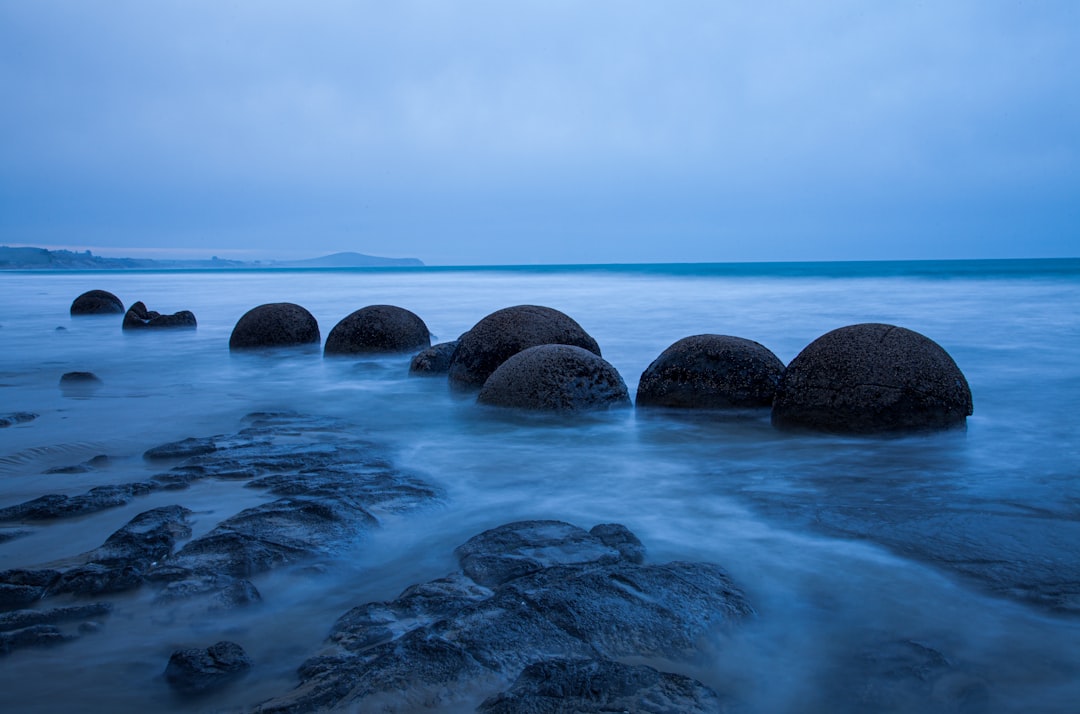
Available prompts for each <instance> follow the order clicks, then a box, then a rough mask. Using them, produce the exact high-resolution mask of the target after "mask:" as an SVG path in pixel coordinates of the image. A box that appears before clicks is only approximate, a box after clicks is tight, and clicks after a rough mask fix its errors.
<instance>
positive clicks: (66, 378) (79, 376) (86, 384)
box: [60, 372, 103, 398]
mask: <svg viewBox="0 0 1080 714" xmlns="http://www.w3.org/2000/svg"><path fill="white" fill-rule="evenodd" d="M102 385H103V382H102V381H101V379H100V378H99V377H98V376H97V375H96V374H94V373H93V372H67V373H65V374H63V375H62V376H61V377H60V393H61V394H63V395H64V396H65V397H76V398H80V397H89V396H90V395H92V394H93V393H94V392H96V391H97V390H99V389H101V387H102Z"/></svg>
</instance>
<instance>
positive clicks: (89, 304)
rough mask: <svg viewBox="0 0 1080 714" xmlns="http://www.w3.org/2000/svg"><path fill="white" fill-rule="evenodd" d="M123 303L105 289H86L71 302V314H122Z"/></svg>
mask: <svg viewBox="0 0 1080 714" xmlns="http://www.w3.org/2000/svg"><path fill="white" fill-rule="evenodd" d="M123 312H124V303H122V302H120V298H118V297H116V296H115V295H113V294H112V293H110V292H108V291H107V290H88V291H86V292H85V293H83V294H82V295H80V296H79V297H77V298H75V299H74V300H73V301H72V303H71V314H72V315H111V314H114V313H115V314H123Z"/></svg>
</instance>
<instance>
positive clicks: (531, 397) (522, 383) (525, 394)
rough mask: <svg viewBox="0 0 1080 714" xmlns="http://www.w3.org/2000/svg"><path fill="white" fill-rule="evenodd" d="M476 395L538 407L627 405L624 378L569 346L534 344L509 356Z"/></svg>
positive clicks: (487, 401)
mask: <svg viewBox="0 0 1080 714" xmlns="http://www.w3.org/2000/svg"><path fill="white" fill-rule="evenodd" d="M476 400H477V401H478V402H479V403H481V404H488V405H491V406H496V407H515V408H518V409H532V410H540V411H587V410H591V409H609V408H612V407H625V406H630V394H629V393H628V392H627V390H626V383H625V382H623V379H622V377H621V376H619V373H618V372H617V371H616V370H615V368H614V367H612V366H611V365H610V364H608V362H607V361H605V360H604V359H603V358H602V357H599V356H597V355H595V354H593V353H592V352H590V351H589V350H586V349H582V348H581V347H574V346H572V345H538V346H536V347H529V348H528V349H525V350H522V351H521V352H518V353H517V354H515V355H513V356H511V357H510V359H508V360H506V361H505V362H503V363H502V364H501V365H499V368H498V369H496V370H495V371H494V372H492V373H491V376H490V377H488V379H487V381H486V382H484V386H483V388H482V389H481V390H480V394H479V396H478V397H477V399H476Z"/></svg>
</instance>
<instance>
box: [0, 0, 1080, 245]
mask: <svg viewBox="0 0 1080 714" xmlns="http://www.w3.org/2000/svg"><path fill="white" fill-rule="evenodd" d="M1077 47H1080V4H1077V3H1073V2H1028V3H1020V2H1004V1H994V0H991V1H989V2H976V1H971V2H966V1H956V2H942V3H923V4H919V5H915V4H913V3H890V4H884V3H866V2H855V1H852V2H845V1H843V0H832V1H825V2H818V3H804V2H764V3H754V4H751V3H728V2H689V1H687V2H672V3H645V2H640V3H634V2H614V1H611V2H589V3H581V2H558V1H554V0H546V1H544V2H510V3H508V2H437V1H434V0H433V1H431V2H396V3H374V2H344V1H342V2H333V1H324V2H304V3H299V2H289V3H286V2H268V1H261V2H255V1H251V2H246V1H244V2H225V1H222V0H218V1H216V2H197V1H186V2H165V1H155V2H141V1H140V2H136V1H127V2H122V1H119V0H114V1H111V2H110V1H106V0H103V1H102V2H93V3H89V2H79V1H76V0H71V1H50V0H34V2H22V1H21V0H0V96H2V97H3V98H4V99H3V103H4V106H5V108H4V110H3V111H2V112H0V155H2V157H3V160H2V161H0V209H2V210H0V242H4V243H8V244H12V243H27V244H39V245H44V244H48V245H71V246H95V247H98V246H105V247H114V248H115V249H116V252H120V253H123V252H125V251H124V250H122V249H124V248H129V249H131V250H134V249H135V248H151V249H153V248H167V249H188V250H195V251H198V250H200V249H205V251H206V252H210V251H214V250H218V251H225V250H227V249H233V250H251V251H254V252H255V253H258V254H259V255H265V256H273V255H285V254H288V253H289V252H290V251H298V252H300V253H303V254H307V255H310V254H315V253H325V252H332V251H336V250H357V251H361V252H368V253H376V254H384V255H409V256H416V257H420V258H421V259H424V260H425V261H428V262H432V263H436V262H441V263H514V262H534V261H535V262H605V261H612V262H615V261H663V260H690V261H697V260H701V261H714V260H719V261H722V260H745V259H761V260H784V259H796V260H798V259H844V258H853V259H854V258H891V257H895V258H936V257H1005V256H1025V255H1032V256H1036V255H1037V256H1055V255H1076V254H1077V253H1078V251H1077V249H1076V248H1075V247H1074V246H1075V245H1078V244H1080V243H1078V240H1080V236H1078V233H1080V230H1078V229H1080V200H1078V199H1080V170H1078V165H1080V163H1078V162H1080V152H1078V144H1080V132H1078V131H1077V127H1080V52H1078V51H1077V49H1076V48H1077ZM129 252H130V251H129ZM253 254H254V253H253Z"/></svg>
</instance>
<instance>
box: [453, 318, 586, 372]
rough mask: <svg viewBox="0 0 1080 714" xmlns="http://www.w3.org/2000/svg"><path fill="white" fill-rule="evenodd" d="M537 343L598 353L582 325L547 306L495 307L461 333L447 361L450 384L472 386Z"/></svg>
mask: <svg viewBox="0 0 1080 714" xmlns="http://www.w3.org/2000/svg"><path fill="white" fill-rule="evenodd" d="M537 345H573V346H575V347H581V348H583V349H586V350H588V351H589V352H592V353H593V354H595V355H597V356H600V347H599V345H597V344H596V340H594V339H593V338H592V337H591V336H589V334H588V333H587V332H585V330H583V329H582V327H581V325H579V324H578V323H576V322H575V321H574V320H573V319H572V318H570V317H569V316H568V315H566V314H564V313H562V312H559V311H558V310H554V309H552V308H550V307H541V306H539V305H517V306H515V307H507V308H503V309H502V310H497V311H495V312H493V313H491V314H490V315H488V316H487V317H485V318H484V319H482V320H480V322H478V323H476V325H474V326H473V328H472V329H471V330H469V331H468V332H466V333H465V334H464V335H462V336H461V339H460V340H459V342H458V347H457V350H456V351H455V352H454V355H453V359H452V360H451V364H450V372H449V378H450V384H451V386H454V387H457V388H463V389H475V388H478V387H481V386H483V384H484V382H485V381H486V380H487V378H488V377H490V376H491V373H492V372H494V371H495V369H496V368H497V367H498V366H499V365H501V364H502V363H503V362H505V361H506V360H508V359H509V358H510V357H512V356H514V355H515V354H517V353H518V352H521V351H522V350H524V349H526V348H528V347H535V346H537Z"/></svg>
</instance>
